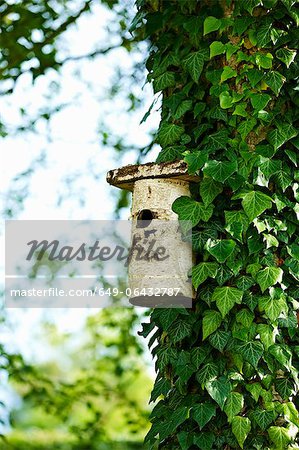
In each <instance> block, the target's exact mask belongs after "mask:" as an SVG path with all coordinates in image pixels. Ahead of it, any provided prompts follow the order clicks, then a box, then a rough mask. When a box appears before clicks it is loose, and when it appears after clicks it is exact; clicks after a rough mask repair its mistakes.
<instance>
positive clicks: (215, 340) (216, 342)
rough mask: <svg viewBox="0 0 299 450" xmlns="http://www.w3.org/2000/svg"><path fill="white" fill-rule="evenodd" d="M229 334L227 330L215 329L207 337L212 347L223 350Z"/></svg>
mask: <svg viewBox="0 0 299 450" xmlns="http://www.w3.org/2000/svg"><path fill="white" fill-rule="evenodd" d="M230 336H231V335H230V333H228V332H227V331H222V330H217V331H215V333H213V334H212V335H211V336H210V337H209V342H210V344H211V345H212V346H213V347H214V348H216V349H217V350H219V351H220V352H223V350H224V348H225V346H226V344H227V343H228V340H229V338H230Z"/></svg>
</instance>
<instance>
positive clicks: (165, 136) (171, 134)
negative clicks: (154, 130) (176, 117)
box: [158, 123, 184, 147]
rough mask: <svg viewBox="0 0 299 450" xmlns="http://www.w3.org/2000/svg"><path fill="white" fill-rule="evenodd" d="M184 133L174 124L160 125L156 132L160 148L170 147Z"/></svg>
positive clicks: (182, 129)
mask: <svg viewBox="0 0 299 450" xmlns="http://www.w3.org/2000/svg"><path fill="white" fill-rule="evenodd" d="M183 133H184V128H183V127H180V126H179V125H175V124H174V123H162V125H161V126H160V129H159V131H158V143H159V144H160V145H161V146H162V147H166V146H167V145H172V144H174V143H175V142H177V141H178V140H179V139H180V137H181V136H182V134H183Z"/></svg>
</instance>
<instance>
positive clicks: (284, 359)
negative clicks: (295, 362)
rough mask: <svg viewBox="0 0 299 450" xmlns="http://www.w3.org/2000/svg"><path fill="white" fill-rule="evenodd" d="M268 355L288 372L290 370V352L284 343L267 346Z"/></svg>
mask: <svg viewBox="0 0 299 450" xmlns="http://www.w3.org/2000/svg"><path fill="white" fill-rule="evenodd" d="M269 353H270V355H272V356H274V358H275V359H276V360H277V361H278V362H279V363H280V364H281V365H282V366H283V367H285V368H286V369H287V370H288V371H289V372H290V371H291V370H292V352H291V351H290V349H289V348H288V347H287V346H286V345H284V344H275V345H272V346H271V347H270V348H269Z"/></svg>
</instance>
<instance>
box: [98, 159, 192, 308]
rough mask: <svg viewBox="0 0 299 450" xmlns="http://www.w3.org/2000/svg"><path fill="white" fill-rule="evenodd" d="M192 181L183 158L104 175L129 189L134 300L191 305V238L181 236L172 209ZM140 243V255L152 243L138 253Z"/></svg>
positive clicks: (130, 274)
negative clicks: (189, 276) (130, 198)
mask: <svg viewBox="0 0 299 450" xmlns="http://www.w3.org/2000/svg"><path fill="white" fill-rule="evenodd" d="M192 181H198V177H197V176H195V175H194V176H192V175H190V174H188V170H187V165H186V164H185V163H184V162H183V161H175V162H167V163H159V164H157V163H147V164H140V165H129V166H125V167H121V168H119V169H115V170H110V171H109V172H108V174H107V182H108V183H109V184H111V185H112V186H116V187H118V188H120V189H126V190H128V191H131V192H132V194H133V196H132V206H131V220H132V238H131V254H132V258H130V261H129V265H128V280H129V288H130V289H129V290H130V293H131V295H130V303H131V304H133V305H138V306H148V307H154V306H155V307H157V306H161V307H167V306H169V307H171V306H176V305H179V306H185V307H191V306H192V298H194V291H193V289H192V283H191V280H190V278H188V272H189V271H190V268H191V267H192V261H193V254H192V245H191V243H190V240H189V242H188V239H187V240H186V239H185V240H183V239H182V233H181V228H180V224H179V221H178V216H177V214H176V213H174V212H173V211H172V204H173V202H174V201H175V200H176V199H177V198H178V197H181V196H190V189H189V186H190V182H192ZM154 242H155V244H156V245H155V246H154V245H153V243H154ZM142 246H144V254H145V255H146V248H151V253H148V254H147V255H146V256H147V257H144V258H142V257H139V258H138V257H137V256H136V255H137V254H138V251H137V250H139V255H140V253H141V249H142ZM154 248H156V250H154ZM158 248H159V249H160V250H159V254H157V252H158ZM161 249H164V252H162V250H161ZM134 250H135V252H134ZM159 257H160V258H159Z"/></svg>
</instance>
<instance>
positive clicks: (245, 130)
mask: <svg viewBox="0 0 299 450" xmlns="http://www.w3.org/2000/svg"><path fill="white" fill-rule="evenodd" d="M256 124H257V121H256V119H254V118H252V119H249V120H244V121H243V122H241V124H240V125H239V126H238V128H237V130H238V132H239V133H240V135H241V137H242V140H243V141H244V140H245V138H246V136H247V135H248V134H249V133H250V132H251V131H252V130H253V128H254V127H255V125H256Z"/></svg>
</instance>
